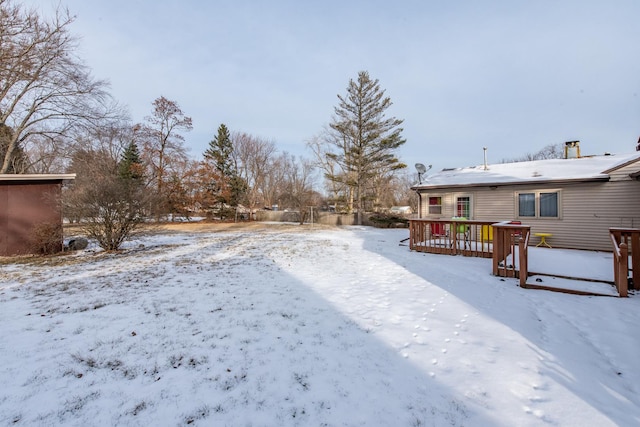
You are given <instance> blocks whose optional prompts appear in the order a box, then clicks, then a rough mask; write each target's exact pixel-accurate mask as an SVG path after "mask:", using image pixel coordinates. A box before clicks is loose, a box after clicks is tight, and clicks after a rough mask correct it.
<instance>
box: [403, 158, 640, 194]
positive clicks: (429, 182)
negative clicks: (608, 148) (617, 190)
mask: <svg viewBox="0 0 640 427" xmlns="http://www.w3.org/2000/svg"><path fill="white" fill-rule="evenodd" d="M638 161H640V152H634V153H631V154H606V155H601V156H586V157H580V158H574V159H548V160H533V161H529V162H515V163H499V164H493V165H488V166H487V168H485V167H484V165H480V166H471V167H465V168H452V169H443V170H442V171H440V172H436V173H434V174H432V175H428V176H424V177H422V183H421V184H416V185H414V186H413V187H412V188H413V189H421V188H424V189H430V188H442V187H470V186H488V185H508V184H529V183H550V182H565V181H598V180H608V179H609V173H611V172H614V171H615V170H618V169H620V168H621V167H623V166H626V165H629V164H632V163H634V162H638Z"/></svg>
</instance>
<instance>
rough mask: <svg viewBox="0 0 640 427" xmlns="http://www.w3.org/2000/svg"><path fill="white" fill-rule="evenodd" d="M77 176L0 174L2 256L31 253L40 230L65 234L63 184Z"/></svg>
mask: <svg viewBox="0 0 640 427" xmlns="http://www.w3.org/2000/svg"><path fill="white" fill-rule="evenodd" d="M75 177H76V175H75V174H59V175H40V174H38V175H5V174H0V256H9V255H21V254H28V253H30V252H31V251H32V240H33V237H34V232H35V230H36V229H37V228H38V227H41V226H44V225H47V226H52V227H59V228H60V231H62V209H61V206H60V196H61V194H62V182H63V181H67V180H73V179H75ZM60 234H61V235H62V233H60ZM60 250H62V241H60Z"/></svg>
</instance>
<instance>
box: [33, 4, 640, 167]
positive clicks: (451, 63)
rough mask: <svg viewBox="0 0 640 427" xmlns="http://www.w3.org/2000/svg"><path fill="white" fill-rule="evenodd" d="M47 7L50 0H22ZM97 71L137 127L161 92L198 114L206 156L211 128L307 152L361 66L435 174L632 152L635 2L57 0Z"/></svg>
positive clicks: (638, 67) (638, 103) (636, 110)
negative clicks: (570, 146) (560, 149)
mask: <svg viewBox="0 0 640 427" xmlns="http://www.w3.org/2000/svg"><path fill="white" fill-rule="evenodd" d="M21 3H22V4H25V5H30V6H35V7H37V8H38V9H39V10H40V11H41V12H42V13H44V14H50V13H51V11H52V10H54V9H55V7H56V5H57V4H58V0H25V1H22V2H21ZM60 3H61V4H62V5H63V6H66V7H68V8H69V10H70V12H71V13H72V14H74V15H77V20H76V21H75V23H74V24H73V26H72V32H73V33H75V34H76V35H78V36H79V37H80V38H81V52H80V56H81V57H82V58H83V59H84V60H85V61H86V63H87V65H89V66H90V67H91V69H92V70H93V73H94V75H95V77H97V78H100V79H106V80H108V81H110V83H111V93H112V94H113V96H114V97H115V98H116V99H117V100H118V101H119V102H120V103H122V104H124V105H126V106H128V108H129V111H130V113H131V117H132V120H133V121H135V122H140V121H143V120H144V117H145V116H147V115H149V114H150V113H151V103H152V102H153V100H154V99H156V98H158V97H159V96H161V95H162V96H165V97H167V98H168V99H171V100H174V101H176V102H178V104H179V105H180V107H181V108H182V110H183V111H184V112H185V114H186V115H188V116H190V117H192V118H193V124H194V129H193V131H192V132H190V133H188V134H185V137H186V142H187V146H188V147H189V149H190V154H191V156H192V157H194V158H199V157H201V155H202V153H203V152H204V150H205V149H206V147H207V145H208V143H209V141H210V140H211V139H212V138H213V137H214V136H215V134H216V131H217V128H218V126H219V125H220V123H225V124H226V125H227V127H228V128H229V129H230V130H231V131H242V132H247V133H250V134H252V135H255V136H260V137H263V138H266V139H269V140H272V141H274V142H275V143H276V145H277V147H278V148H279V150H280V151H287V152H289V153H292V154H296V155H299V154H300V155H306V156H310V153H309V152H308V150H307V149H306V147H305V143H306V141H308V140H309V139H310V138H312V137H313V136H314V135H317V134H318V133H319V132H321V131H322V129H323V127H325V126H326V125H327V124H328V123H329V122H330V121H331V118H332V116H333V112H334V107H335V106H336V105H337V102H338V99H337V95H338V94H345V93H346V88H347V85H348V83H349V79H355V78H356V77H357V74H358V72H359V71H361V70H366V71H368V72H369V74H370V76H371V77H372V78H374V79H378V80H379V83H380V86H381V87H382V88H383V89H384V90H385V91H386V95H387V96H389V97H390V98H391V100H392V102H393V106H392V107H391V108H390V109H389V110H388V116H395V117H396V118H398V119H402V120H404V123H403V128H404V132H403V136H404V137H405V138H406V140H407V143H406V144H405V145H404V146H403V147H402V149H401V151H400V153H399V155H400V158H401V159H402V160H403V161H404V162H406V163H407V164H408V165H409V166H410V170H411V171H413V170H414V168H413V165H414V164H415V163H416V162H421V163H424V164H427V165H428V164H433V168H434V171H435V170H439V169H442V168H443V167H458V166H471V165H476V164H482V162H483V147H487V149H488V151H487V155H488V160H489V162H490V163H491V162H494V163H497V162H499V161H501V160H502V159H508V158H514V157H519V156H522V155H524V154H526V153H532V152H535V151H538V150H540V149H542V148H543V147H545V146H546V145H549V144H556V143H562V142H564V141H569V140H580V141H581V143H580V144H581V151H582V154H602V153H604V152H612V153H628V152H631V151H634V149H635V144H636V142H637V140H638V137H639V136H640V20H639V19H638V18H640V1H636V0H627V1H624V0H608V1H591V0H575V1H573V0H572V1H562V0H555V1H546V0H543V1H515V0H505V1H490V0H486V1H430V0H416V1H402V0H400V1H390V0H387V1H377V0H369V1H365V0H362V1H349V0H340V1H334V0H322V1H311V0H308V1H301V0H291V1H278V0H270V1H268V0H265V1H257V0H256V1H250V0H233V1H230V0H229V1H204V0H201V1H196V0H181V1H178V0H110V1H97V0H60Z"/></svg>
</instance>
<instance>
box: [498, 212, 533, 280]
mask: <svg viewBox="0 0 640 427" xmlns="http://www.w3.org/2000/svg"><path fill="white" fill-rule="evenodd" d="M493 229H494V233H493V247H494V251H493V257H492V258H493V275H494V276H501V277H516V278H519V279H520V286H522V287H524V285H525V284H526V281H527V276H528V275H529V266H528V259H529V253H528V247H529V236H530V234H531V226H529V225H522V224H514V223H512V222H509V221H504V222H501V223H497V224H493Z"/></svg>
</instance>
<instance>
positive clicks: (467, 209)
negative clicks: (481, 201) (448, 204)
mask: <svg viewBox="0 0 640 427" xmlns="http://www.w3.org/2000/svg"><path fill="white" fill-rule="evenodd" d="M456 216H457V217H462V218H467V219H471V197H469V196H464V197H458V198H457V199H456Z"/></svg>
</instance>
